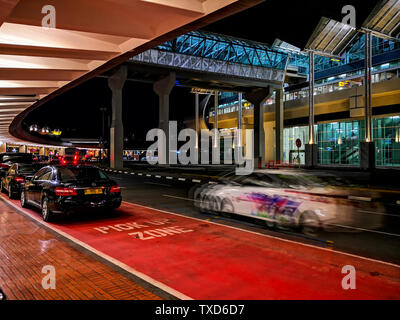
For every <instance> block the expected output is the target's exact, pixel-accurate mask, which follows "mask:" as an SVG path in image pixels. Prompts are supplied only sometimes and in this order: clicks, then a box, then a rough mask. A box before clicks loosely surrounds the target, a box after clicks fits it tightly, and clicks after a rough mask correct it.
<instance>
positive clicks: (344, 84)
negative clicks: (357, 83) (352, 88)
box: [339, 80, 350, 87]
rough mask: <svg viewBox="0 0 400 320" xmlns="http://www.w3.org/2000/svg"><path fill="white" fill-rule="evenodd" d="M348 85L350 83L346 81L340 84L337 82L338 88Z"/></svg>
mask: <svg viewBox="0 0 400 320" xmlns="http://www.w3.org/2000/svg"><path fill="white" fill-rule="evenodd" d="M349 83H350V81H349V80H346V81H340V82H339V87H345V86H347V85H348V84H349Z"/></svg>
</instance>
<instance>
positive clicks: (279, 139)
mask: <svg viewBox="0 0 400 320" xmlns="http://www.w3.org/2000/svg"><path fill="white" fill-rule="evenodd" d="M283 118H284V110H283V89H282V88H281V89H278V90H275V161H277V162H280V163H281V162H283Z"/></svg>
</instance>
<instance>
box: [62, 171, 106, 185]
mask: <svg viewBox="0 0 400 320" xmlns="http://www.w3.org/2000/svg"><path fill="white" fill-rule="evenodd" d="M58 179H59V180H60V181H62V182H74V181H79V180H106V179H108V178H107V176H106V175H105V174H104V173H103V172H102V171H101V170H99V169H97V168H59V169H58Z"/></svg>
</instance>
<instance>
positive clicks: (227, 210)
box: [221, 199, 235, 217]
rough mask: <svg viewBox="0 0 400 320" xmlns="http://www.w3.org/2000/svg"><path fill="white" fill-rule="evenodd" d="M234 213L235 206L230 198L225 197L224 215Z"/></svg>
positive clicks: (222, 206)
mask: <svg viewBox="0 0 400 320" xmlns="http://www.w3.org/2000/svg"><path fill="white" fill-rule="evenodd" d="M232 213H235V208H234V207H233V204H232V202H231V201H230V200H229V199H224V200H223V201H222V204H221V214H222V215H223V216H224V217H229V216H230V215H231V214H232Z"/></svg>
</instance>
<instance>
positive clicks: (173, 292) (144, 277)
mask: <svg viewBox="0 0 400 320" xmlns="http://www.w3.org/2000/svg"><path fill="white" fill-rule="evenodd" d="M0 197H1V199H2V200H3V201H5V202H6V203H8V204H9V205H10V206H12V207H13V208H15V209H16V210H17V211H18V212H20V213H22V214H23V215H24V216H26V217H27V218H29V219H31V220H35V221H36V222H37V223H40V224H41V225H43V226H44V227H45V228H48V229H51V230H53V231H54V232H56V233H58V234H59V235H61V236H62V237H64V238H66V239H68V240H70V241H72V242H74V243H76V244H77V245H79V246H81V247H82V248H85V249H86V250H88V251H90V252H92V253H94V254H95V255H97V256H99V257H101V258H103V259H104V260H107V261H108V262H110V263H112V264H114V265H116V266H118V267H120V268H121V269H123V270H125V271H127V272H129V273H131V274H133V275H134V276H136V277H138V278H140V279H142V280H143V281H145V282H147V283H149V284H151V285H152V286H154V287H156V288H159V289H161V290H163V291H165V292H167V293H169V294H170V295H172V296H175V297H177V298H178V299H181V300H193V299H192V298H190V297H189V296H187V295H185V294H183V293H181V292H179V291H177V290H175V289H173V288H171V287H169V286H168V285H166V284H164V283H162V282H159V281H157V280H155V279H153V278H151V277H149V276H148V275H146V274H144V273H142V272H140V271H138V270H136V269H134V268H132V267H130V266H128V265H126V264H124V263H122V262H121V261H119V260H117V259H115V258H113V257H111V256H109V255H107V254H105V253H103V252H101V251H99V250H97V249H95V248H93V247H92V246H90V245H88V244H86V243H84V242H82V241H80V240H78V239H77V238H75V237H73V236H71V235H69V234H68V233H66V232H64V231H61V230H59V229H57V228H55V227H53V226H52V225H51V224H48V223H47V222H45V221H43V220H42V219H41V218H38V217H36V216H34V215H31V214H29V213H28V212H27V211H25V210H24V209H23V208H21V207H19V206H18V205H16V204H14V203H12V202H11V201H10V200H8V199H6V198H5V197H4V196H3V195H0ZM132 281H133V280H132ZM133 282H134V281H133Z"/></svg>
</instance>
